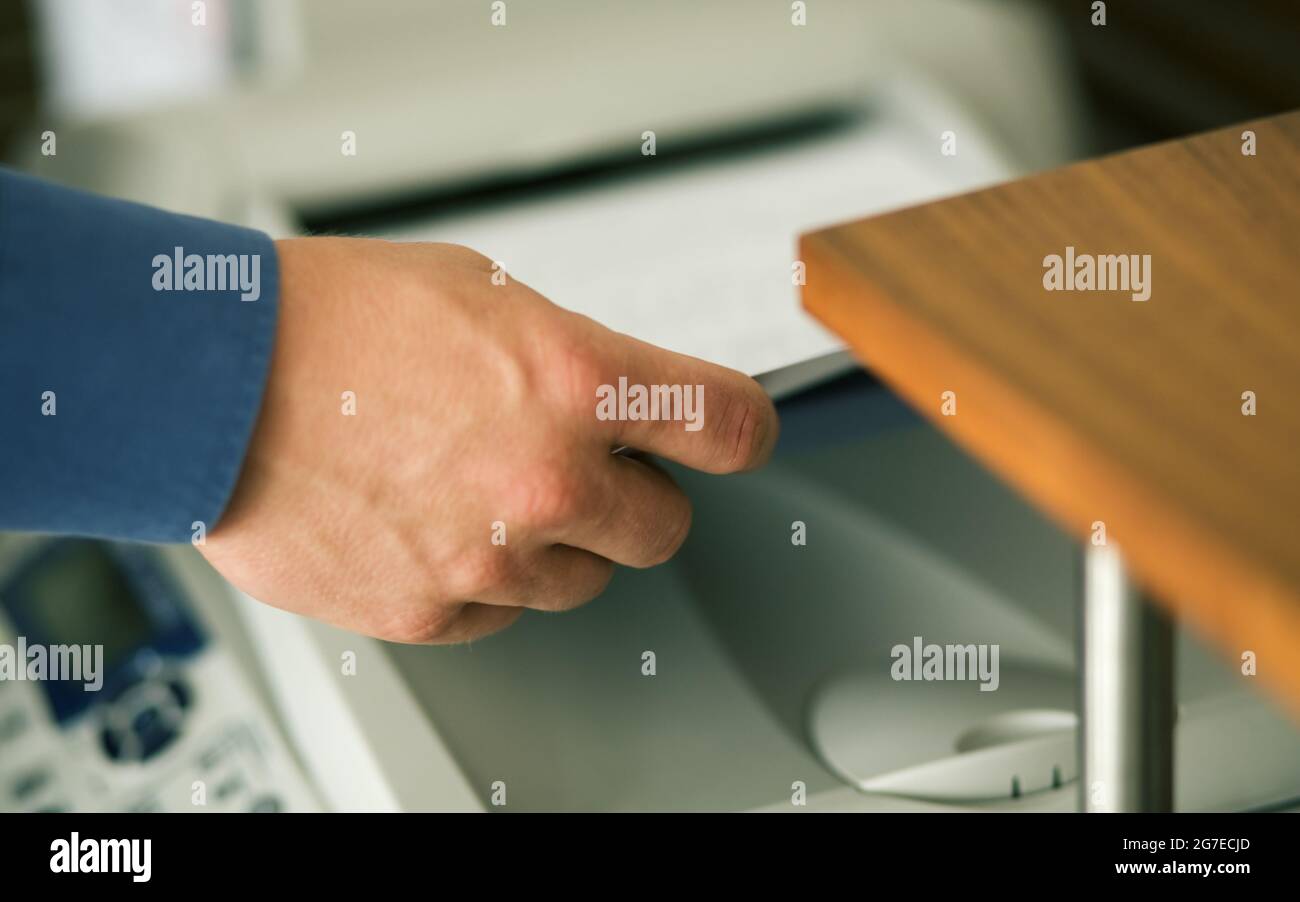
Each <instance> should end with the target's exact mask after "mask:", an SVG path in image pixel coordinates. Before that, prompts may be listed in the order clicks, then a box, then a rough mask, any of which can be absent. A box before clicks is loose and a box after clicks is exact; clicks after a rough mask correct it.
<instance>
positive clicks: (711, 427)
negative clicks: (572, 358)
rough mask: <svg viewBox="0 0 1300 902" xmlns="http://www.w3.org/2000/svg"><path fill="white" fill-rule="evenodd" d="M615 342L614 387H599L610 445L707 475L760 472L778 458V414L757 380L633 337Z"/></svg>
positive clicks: (599, 410)
mask: <svg viewBox="0 0 1300 902" xmlns="http://www.w3.org/2000/svg"><path fill="white" fill-rule="evenodd" d="M607 344H608V347H609V351H608V353H609V354H610V355H611V356H610V357H609V358H608V360H607V363H606V370H607V371H608V372H610V373H611V374H612V376H611V378H612V381H611V382H608V383H605V384H604V385H602V386H600V387H599V388H598V389H597V405H596V416H597V419H598V421H600V422H601V423H602V424H603V425H604V427H605V429H604V434H603V436H602V441H607V442H608V443H609V445H610V446H616V445H628V446H630V447H632V448H635V449H637V450H640V451H649V452H651V453H654V454H658V455H659V456H661V457H666V458H668V459H669V460H675V461H677V462H678V463H680V464H684V465H685V466H688V467H691V468H692V469H695V470H703V471H705V472H707V473H735V472H740V471H744V470H752V469H756V468H758V467H761V466H762V465H763V464H764V463H766V462H767V460H768V458H769V457H771V455H772V448H773V447H774V446H775V445H776V438H777V433H778V432H779V429H780V426H779V424H778V422H777V417H776V408H775V407H773V406H772V401H771V399H769V398H768V396H767V393H766V392H764V391H763V389H762V387H761V386H759V384H758V383H757V382H755V381H754V380H753V379H750V378H749V377H748V376H746V375H744V374H743V373H739V372H737V371H735V370H731V369H727V368H726V367H722V366H717V365H716V364H712V363H707V362H705V361H703V360H698V359H696V358H694V357H688V356H686V355H685V354H677V353H675V352H673V351H666V350H664V349H663V348H657V347H655V346H654V345H651V344H647V343H646V342H643V341H638V340H636V339H634V338H629V337H628V336H625V335H618V336H617V340H616V341H610V342H608V343H607ZM634 395H635V396H639V398H640V399H641V400H640V402H639V403H638V397H635V396H634Z"/></svg>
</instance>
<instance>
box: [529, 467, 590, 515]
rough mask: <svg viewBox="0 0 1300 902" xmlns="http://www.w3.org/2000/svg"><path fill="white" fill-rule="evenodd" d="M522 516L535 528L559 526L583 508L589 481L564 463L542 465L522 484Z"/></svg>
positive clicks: (579, 512) (578, 513) (579, 513)
mask: <svg viewBox="0 0 1300 902" xmlns="http://www.w3.org/2000/svg"><path fill="white" fill-rule="evenodd" d="M520 495H521V497H520V499H519V508H520V511H519V518H520V520H522V521H523V522H524V523H526V524H528V525H529V526H531V527H534V528H536V529H556V528H559V527H562V526H564V525H566V524H568V523H570V522H572V521H573V520H574V519H576V518H577V517H579V516H580V515H581V513H582V511H583V510H584V501H585V495H586V483H585V481H584V480H583V479H581V478H580V476H579V474H577V473H575V472H574V471H573V470H572V469H570V468H569V467H567V466H562V465H547V466H543V467H539V468H538V469H537V470H535V471H534V473H533V474H532V475H531V476H529V477H526V478H525V479H524V480H523V481H522V482H521V483H520Z"/></svg>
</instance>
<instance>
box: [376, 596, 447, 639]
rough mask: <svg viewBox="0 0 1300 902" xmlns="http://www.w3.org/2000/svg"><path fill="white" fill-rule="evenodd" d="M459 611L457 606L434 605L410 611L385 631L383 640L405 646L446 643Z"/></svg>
mask: <svg viewBox="0 0 1300 902" xmlns="http://www.w3.org/2000/svg"><path fill="white" fill-rule="evenodd" d="M460 609H461V606H460V605H458V604H435V605H431V606H422V607H419V608H415V609H412V610H411V611H408V612H407V613H406V614H404V615H403V616H402V617H400V618H399V619H398V620H397V621H396V622H395V623H394V624H393V625H392V626H391V627H390V628H389V629H388V630H386V631H385V632H386V635H385V636H384V637H383V638H385V639H388V640H389V641H392V642H402V643H405V644H407V645H434V644H439V643H442V642H446V641H447V637H448V635H449V634H450V633H451V629H452V624H453V623H455V621H456V617H457V616H458V615H459V614H460Z"/></svg>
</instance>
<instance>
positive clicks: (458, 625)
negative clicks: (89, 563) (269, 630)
mask: <svg viewBox="0 0 1300 902" xmlns="http://www.w3.org/2000/svg"><path fill="white" fill-rule="evenodd" d="M277 249H278V252H279V259H280V274H281V275H280V280H281V287H280V316H279V324H278V328H277V334H276V339H275V350H274V354H273V358H272V363H271V373H270V378H269V380H268V383H267V387H266V394H265V398H264V400H263V405H262V410H261V414H260V417H259V419H258V424H257V427H256V429H255V431H254V435H253V439H252V441H251V443H250V446H249V449H248V453H247V455H246V457H245V460H244V465H243V470H242V472H241V474H240V477H239V481H238V484H237V485H236V488H235V492H234V494H233V497H232V498H231V501H230V504H229V506H228V508H227V510H226V512H225V514H224V515H223V517H222V519H221V521H220V522H219V523H218V524H217V525H216V527H215V528H214V529H213V530H211V531H210V532H209V533H208V536H207V538H206V543H205V544H204V545H203V546H201V551H202V552H203V554H204V555H205V556H206V557H207V559H208V560H209V561H210V562H211V563H212V565H213V566H214V567H216V568H217V570H219V571H220V572H221V573H222V574H223V575H225V576H226V577H227V578H228V579H229V580H230V581H231V582H233V583H234V584H235V585H236V586H238V587H239V588H240V589H242V590H244V591H246V592H247V593H248V594H250V595H252V596H254V597H256V598H258V599H260V600H262V601H265V602H267V603H269V604H273V605H275V606H277V607H281V608H284V609H286V610H290V611H294V612H297V613H300V614H306V615H308V616H312V617H316V618H319V619H321V620H325V621H327V622H330V623H333V624H335V625H337V626H341V627H344V628H346V629H350V630H354V631H357V632H362V633H366V634H368V635H372V636H377V637H379V638H383V639H390V640H394V641H399V642H418V643H450V642H463V641H466V640H469V639H474V638H478V637H481V636H485V635H487V634H489V633H492V632H495V631H496V630H499V629H502V628H504V627H506V626H508V625H509V624H510V623H512V622H514V620H515V619H517V618H518V617H519V615H520V614H521V613H522V611H523V609H524V608H535V609H538V610H547V611H559V610H567V609H569V608H573V607H576V606H578V605H580V604H582V603H584V602H586V601H588V600H590V599H592V598H594V597H595V596H597V595H599V594H600V593H601V591H603V590H604V588H605V586H606V585H607V583H608V582H609V579H610V577H611V575H612V573H613V564H614V563H619V564H625V565H627V566H631V567H649V566H653V565H655V564H658V563H661V562H663V561H666V560H667V559H668V558H670V557H671V556H672V555H673V554H674V553H675V552H676V551H677V549H678V548H679V547H680V546H681V544H682V542H683V541H684V540H685V538H686V534H687V531H688V530H689V528H690V520H691V508H690V502H689V501H688V500H687V499H686V496H685V495H684V494H683V493H682V492H681V491H680V490H679V489H678V488H677V487H676V485H674V483H673V482H672V480H671V479H670V478H669V477H668V476H667V475H666V474H665V473H663V472H662V471H661V470H659V469H657V468H655V467H653V466H652V465H650V464H647V463H645V462H643V461H640V460H637V459H634V458H631V457H627V456H624V455H621V454H611V453H610V452H611V450H612V449H614V448H616V447H619V446H621V445H627V446H629V447H631V448H635V449H638V450H643V451H647V452H651V453H653V454H657V455H660V456H662V457H665V458H669V459H672V460H675V461H678V462H680V463H682V464H684V465H686V466H689V467H692V468H694V469H698V470H703V471H706V472H710V473H730V472H736V471H742V470H748V469H752V468H755V467H757V466H761V465H762V464H763V463H764V462H765V461H766V460H767V458H768V457H769V456H770V454H771V450H772V447H773V445H774V444H775V442H776V437H777V431H778V424H777V418H776V412H775V410H774V408H773V407H772V404H771V402H770V401H769V400H768V398H767V396H766V394H765V393H764V392H763V390H762V389H761V388H760V387H759V386H758V384H757V383H755V382H754V381H753V380H752V379H749V378H748V377H746V376H744V375H742V374H740V373H737V372H735V371H732V370H728V369H726V368H724V367H719V366H715V365H713V364H709V363H705V362H703V361H700V360H696V359H694V358H690V357H686V356H683V355H680V354H675V353H672V352H669V351H665V350H662V349H660V348H656V347H654V346H652V345H649V344H646V343H644V342H640V341H637V340H635V339H632V338H629V337H627V336H625V335H621V334H619V333H616V332H613V331H611V330H609V329H606V328H605V327H603V326H601V325H599V324H598V323H596V322H594V321H592V320H590V319H588V318H586V317H583V316H579V315H577V314H574V313H571V312H569V311H566V310H563V309H561V308H560V307H557V306H555V305H554V304H552V303H550V302H549V301H547V300H546V299H545V298H543V297H542V296H541V295H539V294H537V293H536V292H534V291H533V290H532V289H530V288H528V287H527V286H525V285H523V284H521V283H519V282H516V281H514V280H513V279H506V281H505V283H504V284H496V283H495V282H494V280H493V278H492V276H493V269H492V263H491V261H490V260H488V259H487V258H486V257H483V256H482V255H480V254H477V253H475V252H474V251H471V250H469V249H467V248H463V247H458V246H455V245H446V244H394V243H390V242H384V241H375V240H363V239H347V238H301V239H290V240H285V241H279V242H277ZM499 281H500V275H498V278H497V282H499ZM620 377H625V378H626V382H627V385H628V386H661V385H668V386H679V387H681V388H682V392H683V393H684V394H682V395H678V396H677V399H685V400H687V401H689V400H695V405H696V406H695V407H694V408H691V407H690V406H689V405H688V407H687V409H685V410H684V411H683V410H681V409H678V408H674V409H675V410H677V412H678V413H679V414H682V415H683V416H684V417H685V419H676V420H674V419H660V420H646V419H639V420H618V419H601V418H600V417H598V416H597V409H598V400H600V401H608V400H610V399H609V391H608V390H609V388H610V387H617V386H618V385H619V380H620ZM602 386H604V387H605V389H601V387H602ZM697 387H702V388H697ZM632 390H633V389H629V392H630V391H632ZM601 392H603V394H601ZM701 392H702V395H701ZM349 393H350V394H349ZM693 395H694V396H696V397H695V398H692V396H693ZM677 399H674V400H677ZM349 406H350V407H349ZM601 410H602V411H603V412H604V413H609V412H610V411H611V410H613V411H614V412H617V407H616V406H612V407H611V406H608V405H607V406H602V407H601ZM664 412H667V411H666V409H665V410H661V413H664ZM688 427H689V428H688Z"/></svg>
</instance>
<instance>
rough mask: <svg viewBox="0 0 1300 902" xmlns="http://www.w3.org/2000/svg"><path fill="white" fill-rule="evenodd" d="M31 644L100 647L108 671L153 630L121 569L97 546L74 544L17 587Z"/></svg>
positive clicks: (17, 608)
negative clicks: (102, 649)
mask: <svg viewBox="0 0 1300 902" xmlns="http://www.w3.org/2000/svg"><path fill="white" fill-rule="evenodd" d="M13 588H14V592H13V598H14V601H13V602H11V604H12V605H13V607H14V608H15V610H14V614H15V616H16V619H19V620H20V622H22V623H26V624H29V625H30V626H29V630H28V632H29V635H28V636H27V639H28V641H29V642H40V643H42V644H47V645H102V646H103V647H104V666H105V667H106V668H111V667H112V666H113V665H114V663H115V662H116V661H117V660H118V659H120V658H121V656H122V655H124V654H126V653H129V652H130V651H131V650H133V649H135V648H137V647H139V646H140V645H141V644H142V643H144V642H146V641H148V640H149V638H150V635H151V634H152V625H151V623H150V621H149V617H148V614H147V613H146V612H145V610H144V609H143V608H142V607H141V606H140V603H139V602H138V601H137V599H136V597H135V593H134V592H133V591H132V589H131V584H130V582H128V581H127V578H126V576H125V574H123V572H122V570H121V568H120V567H118V565H117V563H116V562H115V561H114V560H113V558H112V557H110V556H109V555H108V554H107V553H106V552H105V551H104V549H103V547H102V546H100V545H99V544H97V543H95V542H89V541H87V542H76V543H72V545H71V547H70V548H69V550H68V551H66V552H65V553H63V554H58V555H55V556H53V557H52V558H50V559H49V560H48V561H47V562H46V563H45V564H44V565H43V566H40V567H38V568H37V569H36V570H34V571H32V572H31V573H29V574H27V575H26V577H25V578H23V579H22V580H21V581H20V582H19V583H18V584H17V585H16V586H14V587H13Z"/></svg>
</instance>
